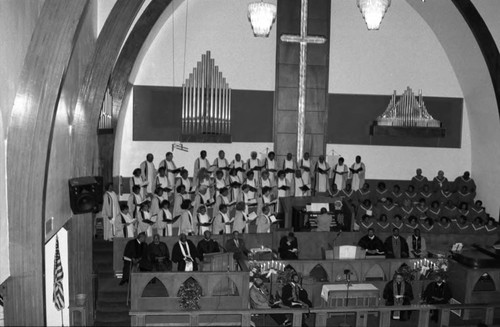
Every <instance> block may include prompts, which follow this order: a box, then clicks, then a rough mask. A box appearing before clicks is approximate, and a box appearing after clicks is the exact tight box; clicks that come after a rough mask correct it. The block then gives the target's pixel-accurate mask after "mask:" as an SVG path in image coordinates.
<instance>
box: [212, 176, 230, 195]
mask: <svg viewBox="0 0 500 327" xmlns="http://www.w3.org/2000/svg"><path fill="white" fill-rule="evenodd" d="M228 186H229V185H228V182H227V179H226V178H224V177H223V178H221V179H219V178H217V177H216V178H215V186H214V187H215V197H217V196H219V194H220V190H221V189H222V188H224V187H228Z"/></svg>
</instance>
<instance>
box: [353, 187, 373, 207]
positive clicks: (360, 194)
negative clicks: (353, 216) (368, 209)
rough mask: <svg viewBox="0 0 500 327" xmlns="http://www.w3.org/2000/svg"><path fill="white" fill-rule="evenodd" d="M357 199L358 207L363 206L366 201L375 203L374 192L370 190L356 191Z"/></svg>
mask: <svg viewBox="0 0 500 327" xmlns="http://www.w3.org/2000/svg"><path fill="white" fill-rule="evenodd" d="M356 199H357V202H358V205H360V204H362V203H363V202H364V201H365V200H370V202H371V203H373V194H372V191H370V190H367V191H363V190H362V189H359V190H357V191H356Z"/></svg>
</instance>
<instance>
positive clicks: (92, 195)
mask: <svg viewBox="0 0 500 327" xmlns="http://www.w3.org/2000/svg"><path fill="white" fill-rule="evenodd" d="M99 181H100V183H99ZM68 184H69V201H70V206H71V210H72V211H73V213H74V214H75V215H77V214H81V213H87V212H93V211H97V210H98V207H99V203H100V202H101V201H102V196H103V188H102V178H101V179H100V180H99V178H96V177H92V176H88V177H78V178H72V179H70V180H69V181H68Z"/></svg>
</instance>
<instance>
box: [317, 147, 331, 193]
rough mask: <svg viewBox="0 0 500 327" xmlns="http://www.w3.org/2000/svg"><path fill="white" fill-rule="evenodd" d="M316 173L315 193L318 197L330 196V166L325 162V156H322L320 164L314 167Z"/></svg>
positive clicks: (319, 160) (319, 159)
mask: <svg viewBox="0 0 500 327" xmlns="http://www.w3.org/2000/svg"><path fill="white" fill-rule="evenodd" d="M314 173H315V178H314V179H315V183H316V185H315V188H314V189H315V191H316V194H317V195H324V196H328V195H329V194H330V193H331V192H330V186H329V185H330V179H329V176H330V166H329V165H328V163H327V162H326V160H325V156H324V155H320V156H319V158H318V162H316V165H315V166H314Z"/></svg>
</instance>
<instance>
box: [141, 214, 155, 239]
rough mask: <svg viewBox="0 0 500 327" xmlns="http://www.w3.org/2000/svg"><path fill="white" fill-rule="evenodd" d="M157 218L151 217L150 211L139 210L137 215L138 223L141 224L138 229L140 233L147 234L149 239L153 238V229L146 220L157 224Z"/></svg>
mask: <svg viewBox="0 0 500 327" xmlns="http://www.w3.org/2000/svg"><path fill="white" fill-rule="evenodd" d="M156 218H157V217H151V214H150V213H149V212H148V211H144V210H139V212H138V213H137V221H138V222H139V226H138V227H137V231H138V232H139V233H143V232H144V233H146V236H147V237H152V236H153V227H152V225H150V224H148V223H146V222H145V221H146V220H150V221H152V222H156V220H155V219H156Z"/></svg>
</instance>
